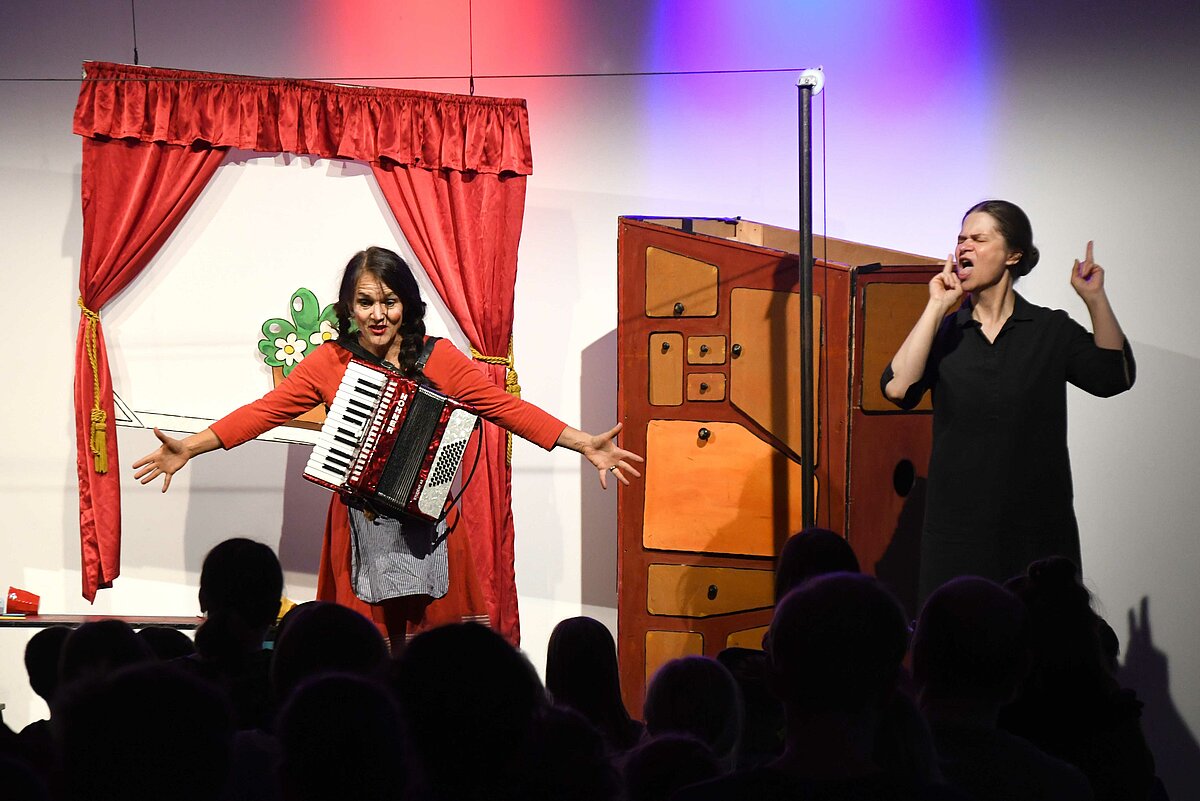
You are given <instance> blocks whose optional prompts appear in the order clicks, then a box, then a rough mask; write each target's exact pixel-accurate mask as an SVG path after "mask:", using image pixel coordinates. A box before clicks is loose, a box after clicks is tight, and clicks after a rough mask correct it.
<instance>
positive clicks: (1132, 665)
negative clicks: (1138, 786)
mask: <svg viewBox="0 0 1200 801" xmlns="http://www.w3.org/2000/svg"><path fill="white" fill-rule="evenodd" d="M1127 642H1128V646H1127V647H1126V650H1125V663H1124V664H1123V665H1122V666H1121V668H1120V671H1119V672H1118V674H1117V679H1118V681H1119V682H1120V683H1121V686H1123V687H1128V688H1130V689H1132V690H1134V691H1136V692H1137V695H1138V699H1140V700H1141V702H1142V703H1143V704H1145V706H1144V707H1143V709H1142V730H1143V732H1145V735H1146V742H1147V744H1149V746H1150V751H1151V753H1153V754H1154V763H1155V767H1156V769H1157V771H1158V776H1159V778H1161V779H1162V782H1163V784H1164V785H1165V786H1166V788H1167V792H1168V793H1169V794H1170V796H1171V798H1200V743H1198V742H1197V741H1196V737H1195V736H1194V735H1193V734H1192V732H1191V730H1190V729H1189V728H1188V725H1187V722H1186V721H1184V719H1183V715H1182V714H1180V712H1179V707H1178V706H1176V704H1175V700H1174V699H1173V698H1172V697H1171V683H1170V670H1169V666H1168V663H1167V655H1166V654H1165V653H1163V652H1162V651H1160V650H1159V649H1158V648H1156V647H1155V645H1154V640H1153V637H1152V636H1151V633H1150V598H1149V597H1148V596H1142V601H1141V605H1140V609H1136V610H1135V609H1130V610H1129V634H1128V640H1127Z"/></svg>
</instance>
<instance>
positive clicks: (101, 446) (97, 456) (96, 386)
mask: <svg viewBox="0 0 1200 801" xmlns="http://www.w3.org/2000/svg"><path fill="white" fill-rule="evenodd" d="M75 302H76V303H78V304H79V308H80V309H81V310H82V311H83V316H84V317H86V318H87V328H86V330H85V331H84V332H83V346H84V349H85V350H86V351H87V357H88V364H90V365H91V366H92V432H91V437H90V442H91V447H92V457H93V461H94V464H95V467H96V472H97V473H107V472H108V415H107V414H105V413H104V410H103V409H101V408H100V370H99V369H98V367H97V366H96V338H97V336H99V332H98V331H97V330H96V326H98V325H100V315H99V314H98V313H96V312H94V311H92V310H91V309H89V308H88V307H87V306H85V305H83V296H82V295H80V296H79V298H78V299H77V300H76V301H75Z"/></svg>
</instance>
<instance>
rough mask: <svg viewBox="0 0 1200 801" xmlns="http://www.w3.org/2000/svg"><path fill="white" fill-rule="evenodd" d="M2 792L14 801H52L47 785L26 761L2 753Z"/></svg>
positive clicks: (0, 763)
mask: <svg viewBox="0 0 1200 801" xmlns="http://www.w3.org/2000/svg"><path fill="white" fill-rule="evenodd" d="M0 790H2V791H3V796H4V797H5V798H11V799H13V800H14V801H50V791H49V790H47V789H46V784H45V782H43V781H42V780H41V778H40V777H39V776H38V775H37V772H36V771H35V770H33V768H31V767H30V766H29V765H28V764H27V763H26V762H25V761H24V760H22V759H17V758H14V757H11V756H7V755H5V754H4V753H2V752H0Z"/></svg>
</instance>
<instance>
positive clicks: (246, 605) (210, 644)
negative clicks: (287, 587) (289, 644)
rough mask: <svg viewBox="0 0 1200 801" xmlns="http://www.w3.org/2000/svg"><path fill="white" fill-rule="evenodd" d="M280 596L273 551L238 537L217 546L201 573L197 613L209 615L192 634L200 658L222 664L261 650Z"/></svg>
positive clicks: (279, 574) (280, 580)
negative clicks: (218, 661)
mask: <svg viewBox="0 0 1200 801" xmlns="http://www.w3.org/2000/svg"><path fill="white" fill-rule="evenodd" d="M282 597H283V570H282V568H281V567H280V566H279V559H278V558H277V557H276V556H275V552H274V551H272V550H271V549H270V548H269V547H268V546H266V545H264V544H263V543H261V542H255V541H254V540H249V539H245V538H243V537H236V538H234V539H228V540H225V541H224V542H221V543H218V544H217V545H216V546H215V547H213V549H212V550H211V551H209V552H208V555H207V556H205V557H204V564H203V566H202V567H201V569H200V592H199V599H200V611H202V612H205V613H206V614H207V615H208V619H207V620H205V622H204V623H203V624H202V625H201V626H200V628H199V629H198V630H197V631H196V648H197V649H198V650H199V651H200V654H201V656H204V657H206V658H209V659H222V658H229V657H234V656H237V655H239V654H242V653H246V652H248V651H254V650H258V649H260V648H262V641H263V635H264V634H265V632H266V630H267V628H268V627H269V626H270V625H271V624H272V623H274V622H275V618H276V616H277V615H278V614H279V603H280V600H281V599H282Z"/></svg>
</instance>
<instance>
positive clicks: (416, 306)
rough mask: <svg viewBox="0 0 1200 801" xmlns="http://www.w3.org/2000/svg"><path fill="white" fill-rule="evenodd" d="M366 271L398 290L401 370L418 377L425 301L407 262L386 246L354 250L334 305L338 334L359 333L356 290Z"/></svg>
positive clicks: (423, 344) (346, 335)
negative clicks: (355, 311)
mask: <svg viewBox="0 0 1200 801" xmlns="http://www.w3.org/2000/svg"><path fill="white" fill-rule="evenodd" d="M364 273H367V274H369V275H373V276H374V277H376V278H378V279H379V280H380V281H381V282H382V283H383V285H384V286H386V287H387V288H388V289H390V290H392V291H393V292H395V293H396V297H398V298H400V304H401V306H402V307H403V308H404V312H403V315H402V316H401V318H400V364H399V365H398V367H399V368H400V373H401V374H402V375H404V376H405V377H407V378H411V379H414V380H419V379H421V378H422V377H423V376H422V375H421V370H420V369H418V367H417V359H419V358H420V356H421V349H422V348H424V347H425V302H424V301H423V300H421V290H420V288H419V287H418V286H417V280H416V279H415V278H413V274H412V270H410V269H409V266H408V263H407V262H405V261H404V259H402V258H400V256H398V255H397V254H396V253H394V252H392V251H390V250H388V249H387V248H380V247H370V248H367V249H366V250H361V251H359V252H358V253H355V254H354V256H353V257H352V258H351V259H350V262H349V263H348V264H347V265H346V270H345V272H343V273H342V285H341V288H340V289H339V290H338V300H337V303H336V304H335V305H334V310H335V311H336V312H337V318H338V337H339V338H341V339H346V338H348V337H350V336H351V335H356V334H357V328H355V326H354V314H353V312H352V311H351V309H353V308H354V297H355V290H356V289H357V287H358V279H359V278H360V277H362V275H363V274H364Z"/></svg>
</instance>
